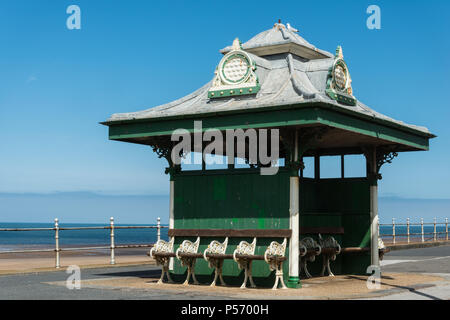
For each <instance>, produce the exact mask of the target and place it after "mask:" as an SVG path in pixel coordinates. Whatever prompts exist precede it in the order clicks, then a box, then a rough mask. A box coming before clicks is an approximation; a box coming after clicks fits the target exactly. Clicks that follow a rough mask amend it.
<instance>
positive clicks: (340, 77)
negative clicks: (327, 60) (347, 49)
mask: <svg viewBox="0 0 450 320" xmlns="http://www.w3.org/2000/svg"><path fill="white" fill-rule="evenodd" d="M333 80H334V84H335V86H336V88H337V89H339V90H341V91H344V90H345V89H346V88H347V83H348V70H347V65H346V64H345V62H344V61H342V60H338V61H336V63H335V65H334V69H333Z"/></svg>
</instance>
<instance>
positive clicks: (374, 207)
mask: <svg viewBox="0 0 450 320" xmlns="http://www.w3.org/2000/svg"><path fill="white" fill-rule="evenodd" d="M367 156H368V157H367V158H368V159H367V160H368V161H367V165H368V174H369V179H370V255H371V265H373V266H378V267H379V266H380V261H379V255H378V237H379V235H378V223H379V221H378V179H377V176H378V169H377V152H376V148H371V149H370V151H369V152H368V154H367Z"/></svg>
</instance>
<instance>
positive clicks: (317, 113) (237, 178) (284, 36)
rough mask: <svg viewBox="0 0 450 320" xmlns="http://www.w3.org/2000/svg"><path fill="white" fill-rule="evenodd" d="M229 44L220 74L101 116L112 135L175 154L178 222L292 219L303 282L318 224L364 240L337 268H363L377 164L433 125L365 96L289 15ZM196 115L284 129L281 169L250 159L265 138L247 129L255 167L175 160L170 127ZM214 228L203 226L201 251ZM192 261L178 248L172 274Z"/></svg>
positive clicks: (290, 273)
mask: <svg viewBox="0 0 450 320" xmlns="http://www.w3.org/2000/svg"><path fill="white" fill-rule="evenodd" d="M220 52H221V53H222V54H223V55H224V56H223V58H222V60H221V61H220V62H218V65H217V68H216V71H215V74H214V75H211V77H212V80H211V81H210V82H209V83H207V84H206V85H204V86H203V87H201V88H200V89H198V90H197V91H195V92H193V93H191V94H189V95H187V96H185V97H183V98H181V99H179V100H176V101H173V102H170V103H167V104H164V105H161V106H158V107H154V108H150V109H147V110H144V111H138V112H131V113H121V114H113V115H112V116H111V117H110V118H109V119H108V120H107V121H106V122H103V123H102V124H104V125H106V126H108V127H109V139H110V140H117V141H124V142H129V143H137V144H144V145H148V146H150V147H151V148H152V149H153V151H154V152H156V153H157V154H158V156H159V157H164V158H166V159H167V161H168V168H167V169H166V173H167V174H168V175H169V176H170V212H169V227H170V229H171V230H178V229H183V230H185V229H230V230H241V229H245V230H247V229H258V230H267V232H269V231H270V230H276V229H289V230H291V232H292V233H291V237H290V239H289V242H288V248H287V250H286V252H287V253H286V256H287V258H288V259H287V261H286V262H285V263H284V276H285V280H286V281H287V283H288V285H289V286H290V287H298V286H299V285H300V280H299V277H300V275H299V248H298V244H299V241H300V240H301V239H302V238H303V237H306V236H312V237H316V238H317V236H318V234H317V233H321V234H323V235H326V236H328V235H329V236H333V237H334V238H335V239H336V240H337V241H338V242H339V243H340V245H341V247H343V248H360V249H361V250H360V251H356V253H352V254H341V255H338V257H337V259H336V261H335V262H333V264H332V268H333V271H334V272H335V273H337V274H366V270H367V267H368V266H369V265H379V255H378V208H377V201H378V200H377V197H378V196H377V181H378V180H379V179H381V175H380V173H379V171H380V167H381V166H382V165H383V164H384V163H386V162H390V161H391V160H392V159H393V158H394V157H395V156H396V155H397V154H398V153H399V152H404V151H422V150H428V148H429V139H431V138H433V137H435V136H434V135H433V134H431V133H430V132H429V131H428V130H427V129H426V128H424V127H419V126H415V125H410V124H405V123H403V122H401V121H397V120H394V119H392V118H389V117H387V116H385V115H382V114H380V113H378V112H376V111H374V110H372V109H371V108H369V107H368V106H366V105H364V104H363V103H362V102H361V101H359V100H358V99H357V98H356V96H355V95H354V93H353V91H352V81H351V77H350V73H349V68H348V66H347V64H346V62H345V60H344V56H343V51H342V48H341V47H340V46H339V47H338V48H337V50H336V52H335V53H333V54H331V53H329V52H326V51H323V50H320V49H317V48H316V47H314V46H313V45H312V44H310V43H309V42H307V41H306V40H305V39H303V38H302V37H301V36H299V35H298V32H297V30H295V29H294V28H292V27H291V26H290V25H289V24H287V25H286V26H285V25H284V24H282V23H276V24H275V25H274V26H273V27H272V28H270V29H269V30H266V31H264V32H261V33H259V34H257V35H256V36H254V37H253V38H251V39H250V40H249V41H247V42H245V43H241V42H240V41H239V40H238V39H235V40H234V42H233V44H232V45H231V46H228V47H225V48H224V49H222V50H221V51H220ZM195 121H201V131H202V132H206V131H207V130H211V129H215V130H220V132H222V133H223V136H224V137H225V131H226V130H228V129H233V130H237V129H243V130H244V131H245V130H248V129H255V130H256V132H258V133H259V132H261V130H263V129H270V130H271V132H272V130H274V129H278V132H279V140H277V141H278V143H279V156H280V158H281V159H283V161H280V162H279V163H280V165H279V168H278V171H277V173H276V174H261V172H262V171H261V169H262V168H266V169H267V167H268V166H270V164H269V165H267V164H264V163H262V162H261V161H259V160H257V161H256V162H255V161H253V162H252V161H251V160H252V159H250V157H249V156H248V154H249V150H251V149H252V148H254V147H255V145H256V144H254V143H251V141H250V139H246V142H245V144H246V145H245V150H246V151H247V152H246V154H245V156H243V158H245V160H246V161H247V162H249V163H250V165H249V166H248V167H245V168H238V167H236V166H235V165H234V164H232V163H230V162H229V163H228V166H225V167H224V168H223V169H208V167H207V166H206V165H205V164H203V166H202V169H199V170H183V166H182V165H179V164H176V163H174V162H173V161H172V158H171V152H172V149H173V148H174V146H175V144H176V143H177V142H176V141H172V140H171V135H172V133H173V131H174V130H176V129H180V128H182V129H185V130H187V131H188V132H190V133H191V134H192V135H194V133H195V132H194V131H195V130H194V126H195V123H194V122H195ZM268 140H270V139H268ZM259 142H260V139H259ZM204 146H205V144H203V143H202V144H201V145H200V148H203V147H204ZM256 147H257V148H261V144H257V146H256ZM194 148H195V146H194V144H192V149H191V150H194ZM268 148H269V149H270V147H268ZM225 149H226V146H224V148H223V150H225ZM195 150H198V149H195ZM201 150H202V149H200V151H201ZM233 150H234V151H236V150H235V149H233ZM224 153H225V151H223V153H222V154H223V155H224ZM215 154H218V153H217V152H216V153H215ZM346 155H364V156H365V161H366V168H367V169H366V174H365V175H364V176H362V177H359V178H347V177H345V164H344V159H345V156H346ZM326 156H339V157H340V159H341V173H340V177H339V178H333V179H329V178H328V179H325V178H322V177H321V175H320V159H321V158H322V157H326ZM307 157H313V158H314V162H313V163H314V170H313V171H314V177H311V178H307V177H304V176H303V172H304V162H303V160H304V159H305V158H307ZM149 210H151V208H149ZM337 230H339V232H338V231H337ZM261 232H265V231H261ZM184 239H189V240H192V241H194V240H195V239H196V237H182V236H179V237H176V238H175V248H177V246H178V245H179V244H180V243H181V242H182V241H183V240H184ZM213 239H215V238H214V237H202V238H201V243H200V249H199V251H201V252H203V250H204V249H205V248H206V246H207V245H208V244H209V242H210V241H211V240H213ZM216 240H219V241H223V240H224V238H223V237H222V238H220V237H219V238H217V239H216ZM241 240H246V241H251V240H252V239H251V238H248V237H245V236H242V235H241V236H240V237H235V238H230V242H229V245H228V250H227V253H228V252H229V253H232V251H233V250H234V248H235V247H236V245H237V244H238V243H239V241H241ZM272 240H277V241H279V242H281V241H282V240H283V239H270V237H269V238H267V237H266V238H261V239H260V240H259V239H258V242H257V248H256V254H263V253H264V250H265V248H266V247H267V245H268V243H270V241H272ZM317 260H319V261H317V262H315V263H316V264H317V266H314V263H313V264H311V269H310V270H312V271H313V272H314V270H317V269H318V268H320V264H321V261H320V260H321V259H317ZM195 268H196V274H197V276H198V279H199V280H201V279H205V281H206V280H207V279H212V277H213V270H212V269H210V268H208V265H207V262H206V261H204V260H203V259H198V262H197V264H196V267H195ZM315 268H316V269H315ZM185 272H186V268H184V267H182V266H181V265H180V263H179V261H178V260H176V259H174V261H173V264H172V266H171V273H172V274H173V276H174V277H175V278H176V277H177V275H179V276H180V277H181V275H182V274H184V273H185ZM223 274H224V276H225V278H228V280H227V282H228V281H229V282H236V283H238V282H241V280H240V279H242V277H243V275H242V270H239V269H238V267H237V264H236V263H235V262H234V261H233V260H226V261H225V263H224V267H223ZM253 276H254V278H255V282H256V283H257V284H265V283H269V282H270V281H273V278H274V275H273V272H271V271H270V270H269V268H268V266H267V264H266V263H265V262H264V261H255V262H254V265H253ZM271 283H273V282H271Z"/></svg>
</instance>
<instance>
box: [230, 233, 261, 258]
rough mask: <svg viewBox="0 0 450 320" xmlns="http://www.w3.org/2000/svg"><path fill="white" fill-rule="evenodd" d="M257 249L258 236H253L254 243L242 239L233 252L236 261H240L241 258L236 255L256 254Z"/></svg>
mask: <svg viewBox="0 0 450 320" xmlns="http://www.w3.org/2000/svg"><path fill="white" fill-rule="evenodd" d="M255 249H256V237H255V238H253V242H252V243H248V242H247V241H241V242H240V243H239V245H238V246H237V247H236V249H235V250H234V252H233V259H234V261H236V262H238V263H239V261H238V260H239V259H238V258H237V257H236V255H237V254H245V255H249V256H252V255H254V254H255Z"/></svg>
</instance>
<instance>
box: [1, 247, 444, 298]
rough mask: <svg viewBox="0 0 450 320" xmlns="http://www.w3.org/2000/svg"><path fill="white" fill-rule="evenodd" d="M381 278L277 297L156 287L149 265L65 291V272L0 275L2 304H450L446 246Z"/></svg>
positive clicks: (309, 284) (422, 252) (395, 258)
mask: <svg viewBox="0 0 450 320" xmlns="http://www.w3.org/2000/svg"><path fill="white" fill-rule="evenodd" d="M382 273H383V277H384V278H383V279H382V282H384V285H385V287H383V288H382V289H383V290H382V291H379V292H374V291H371V292H367V290H366V291H364V287H365V277H348V276H339V277H336V278H335V279H331V278H328V277H324V278H314V279H311V280H304V281H303V284H304V288H303V289H299V291H297V290H278V291H277V292H276V293H275V292H274V291H272V290H267V289H249V290H244V291H242V290H240V289H239V288H236V287H233V288H220V287H219V288H209V287H208V286H200V287H196V286H190V287H188V288H186V287H182V286H180V285H162V286H158V285H156V284H155V282H156V280H157V279H158V277H159V275H160V269H159V268H158V267H156V266H152V265H140V266H116V267H104V268H88V269H82V270H81V278H82V288H81V289H80V290H69V289H67V288H66V285H65V284H66V279H67V278H68V276H69V275H68V274H67V273H65V270H64V269H63V270H60V271H52V272H36V273H26V274H14V275H0V299H70V300H73V299H87V300H93V299H186V300H202V299H273V298H278V299H304V298H307V299H329V298H331V299H349V298H357V299H367V298H370V299H408V300H412V299H429V300H436V299H450V246H442V247H434V248H426V249H410V250H403V251H393V252H390V253H388V254H386V256H385V260H384V261H383V262H382ZM355 285H356V287H355ZM333 288H334V289H333ZM336 288H337V289H336ZM316 289H317V290H318V291H317V290H316ZM335 289H336V290H335ZM315 290H316V291H315ZM333 290H334V291H333ZM357 290H363V291H357ZM294 291H296V292H298V293H299V294H295V292H294ZM318 292H319V294H318ZM358 292H359V293H358ZM355 294H356V295H355Z"/></svg>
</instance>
